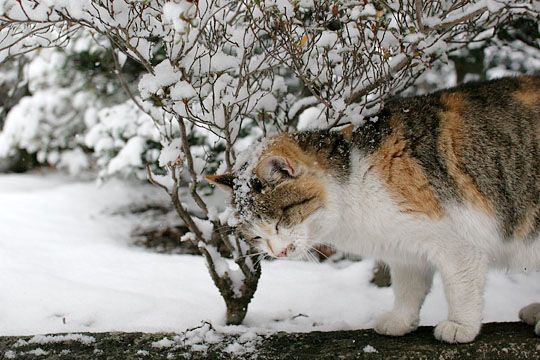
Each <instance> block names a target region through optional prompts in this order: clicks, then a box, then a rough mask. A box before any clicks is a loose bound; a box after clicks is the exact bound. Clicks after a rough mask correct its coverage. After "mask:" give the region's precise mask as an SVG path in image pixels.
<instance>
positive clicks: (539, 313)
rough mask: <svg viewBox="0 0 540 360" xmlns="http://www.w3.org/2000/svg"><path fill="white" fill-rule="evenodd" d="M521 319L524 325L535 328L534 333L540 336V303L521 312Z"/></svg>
mask: <svg viewBox="0 0 540 360" xmlns="http://www.w3.org/2000/svg"><path fill="white" fill-rule="evenodd" d="M519 318H520V319H521V321H523V322H524V323H527V324H529V325H532V326H534V327H535V328H534V332H535V333H536V335H538V336H540V303H533V304H530V305H527V306H525V307H524V308H523V309H521V310H520V311H519Z"/></svg>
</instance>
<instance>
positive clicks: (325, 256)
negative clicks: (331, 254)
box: [310, 246, 328, 259]
mask: <svg viewBox="0 0 540 360" xmlns="http://www.w3.org/2000/svg"><path fill="white" fill-rule="evenodd" d="M310 249H311V250H314V251H316V252H317V253H319V254H320V255H321V256H322V257H324V259H328V256H327V255H326V254H324V253H323V252H322V251H320V250H319V249H317V248H316V247H315V246H310Z"/></svg>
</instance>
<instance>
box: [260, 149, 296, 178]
mask: <svg viewBox="0 0 540 360" xmlns="http://www.w3.org/2000/svg"><path fill="white" fill-rule="evenodd" d="M299 170H300V169H299V166H298V165H297V164H295V162H293V161H292V160H291V159H288V158H286V157H283V156H277V155H272V156H268V157H266V158H264V159H263V160H261V162H260V163H259V165H258V166H257V175H259V177H260V178H261V179H262V180H266V181H267V182H269V183H277V182H280V181H283V180H286V179H291V178H295V177H298V176H299V175H300V171H299Z"/></svg>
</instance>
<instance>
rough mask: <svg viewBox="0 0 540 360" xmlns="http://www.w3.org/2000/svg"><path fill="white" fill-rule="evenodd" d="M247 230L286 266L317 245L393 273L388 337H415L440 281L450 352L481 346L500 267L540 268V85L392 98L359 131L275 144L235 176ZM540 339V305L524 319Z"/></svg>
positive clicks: (379, 326)
mask: <svg viewBox="0 0 540 360" xmlns="http://www.w3.org/2000/svg"><path fill="white" fill-rule="evenodd" d="M207 179H208V181H210V182H212V183H214V184H216V185H218V186H219V187H221V188H223V189H226V190H228V191H230V192H231V194H232V196H231V201H232V206H233V207H234V208H235V209H236V211H237V214H238V215H237V216H238V219H239V225H238V229H239V230H240V231H241V233H242V234H243V235H244V236H245V237H246V239H248V240H249V241H250V242H251V243H252V244H253V245H254V246H255V247H258V248H260V249H262V250H264V251H266V252H267V253H268V254H270V255H272V256H274V257H280V258H282V257H295V256H299V255H301V254H303V253H305V251H307V249H309V248H311V247H312V246H314V245H315V244H316V243H324V244H329V245H331V246H333V247H335V248H336V249H338V250H341V251H344V252H348V253H353V254H359V255H363V256H371V257H374V258H377V259H381V260H384V261H385V262H386V263H388V264H389V265H390V268H391V275H392V287H393V292H394V295H395V302H394V307H393V309H392V310H391V311H389V312H387V313H385V314H383V315H381V316H380V317H378V319H377V320H376V325H375V330H376V331H377V332H378V333H381V334H386V335H392V336H401V335H404V334H406V333H409V332H411V331H413V330H415V329H416V328H417V326H418V323H419V312H420V308H421V306H422V303H423V301H424V299H425V297H426V295H427V293H428V292H429V290H430V287H431V284H432V278H433V274H434V271H439V272H440V274H441V278H442V281H443V285H444V290H445V294H446V299H447V302H448V318H447V320H445V321H442V322H440V323H439V324H438V325H437V326H436V327H435V330H434V334H435V337H436V338H437V339H439V340H442V341H445V342H449V343H465V342H470V341H473V340H474V339H475V337H476V336H477V335H478V333H479V331H480V327H481V321H482V310H483V291H484V286H485V278H486V272H487V270H488V268H489V267H498V268H505V269H508V268H512V269H516V268H517V269H518V270H533V271H534V270H538V269H540V77H536V76H522V77H516V78H502V79H498V80H492V81H486V82H477V83H467V84H464V85H461V86H458V87H455V88H451V89H446V90H442V91H438V92H435V93H432V94H428V95H423V96H415V97H407V98H392V99H390V100H389V101H387V102H386V104H385V105H384V107H383V109H382V110H381V111H380V112H379V113H378V114H377V115H376V117H375V118H374V119H368V121H367V122H366V123H365V124H364V125H363V126H361V127H359V128H357V129H356V130H354V131H353V130H352V129H351V127H347V128H345V129H343V130H342V131H331V130H315V131H301V132H296V133H284V134H279V135H276V136H273V137H271V138H269V139H265V140H263V141H262V142H261V143H260V144H259V145H258V146H257V147H256V148H255V149H253V151H251V152H250V156H249V158H247V159H246V160H245V161H240V160H239V161H238V162H237V165H236V166H235V168H234V171H233V172H232V173H229V174H223V175H214V176H207ZM520 317H521V319H522V320H523V321H525V322H527V323H529V324H531V325H533V326H534V325H535V326H536V327H535V332H536V334H538V335H540V304H532V305H529V306H528V307H525V308H524V309H522V311H521V312H520Z"/></svg>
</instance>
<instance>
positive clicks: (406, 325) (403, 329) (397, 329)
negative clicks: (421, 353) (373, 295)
mask: <svg viewBox="0 0 540 360" xmlns="http://www.w3.org/2000/svg"><path fill="white" fill-rule="evenodd" d="M418 321H419V319H418V318H411V317H407V316H404V315H403V314H401V313H398V312H394V311H389V312H387V313H384V314H382V315H380V316H379V317H378V318H377V320H376V321H375V331H376V332H377V333H379V334H381V335H389V336H402V335H405V334H408V333H410V332H411V331H414V330H416V328H417V327H418Z"/></svg>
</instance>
